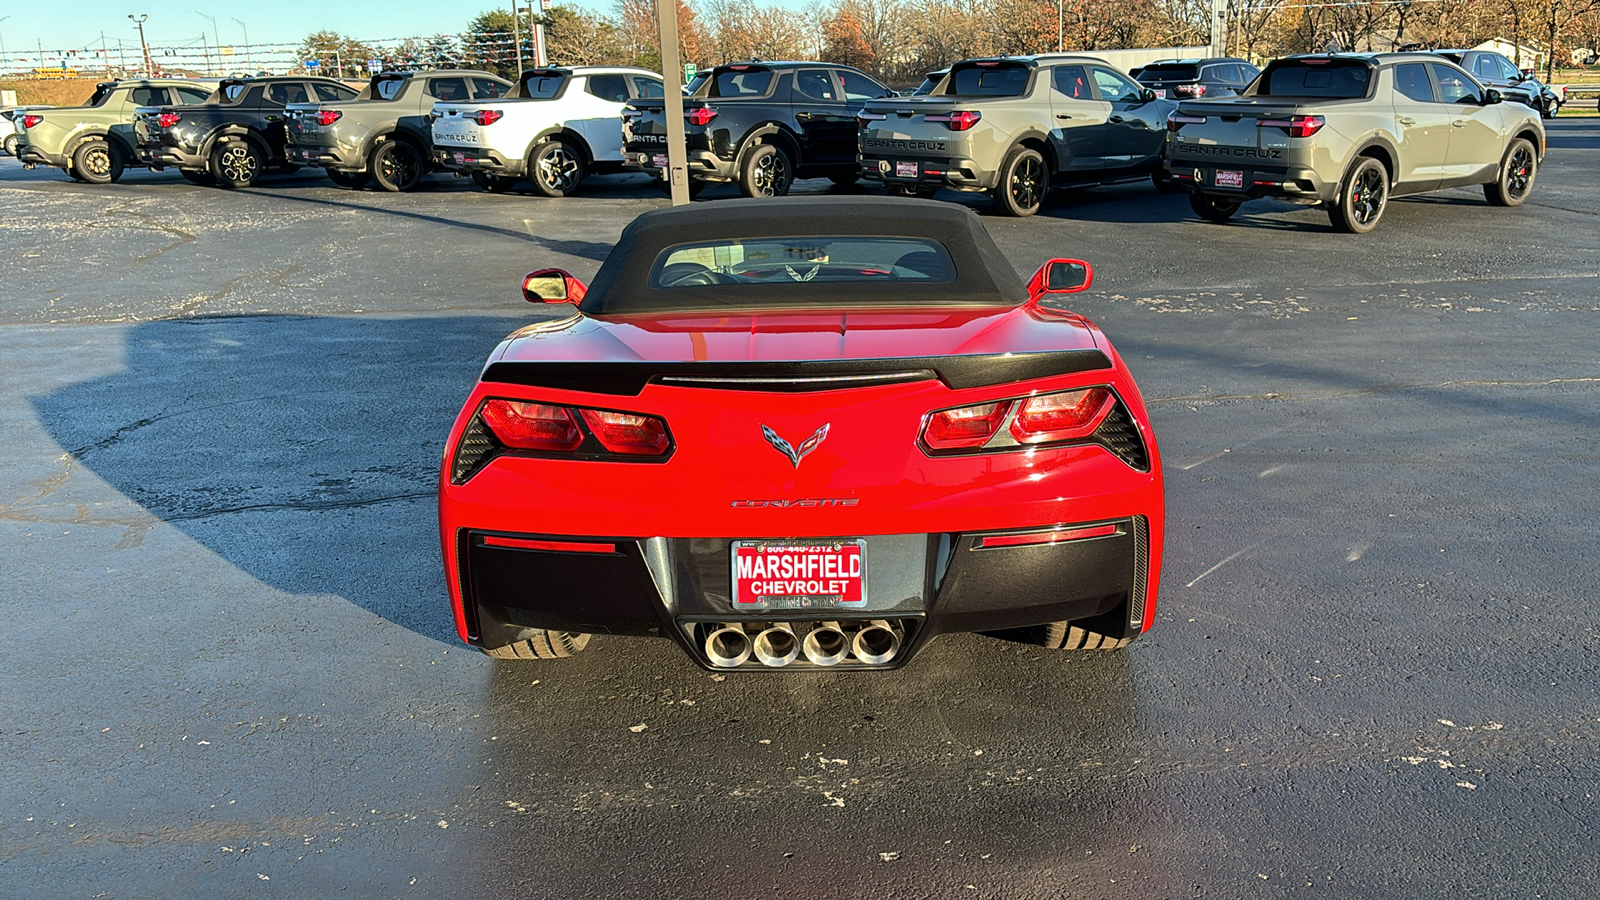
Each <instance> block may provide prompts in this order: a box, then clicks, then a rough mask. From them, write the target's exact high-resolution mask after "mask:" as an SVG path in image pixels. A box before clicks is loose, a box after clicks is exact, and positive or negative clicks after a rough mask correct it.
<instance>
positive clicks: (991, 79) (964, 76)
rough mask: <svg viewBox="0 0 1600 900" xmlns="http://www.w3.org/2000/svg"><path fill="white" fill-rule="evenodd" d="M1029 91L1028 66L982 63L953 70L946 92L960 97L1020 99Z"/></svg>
mask: <svg viewBox="0 0 1600 900" xmlns="http://www.w3.org/2000/svg"><path fill="white" fill-rule="evenodd" d="M1027 89H1028V67H1027V66H1018V65H985V64H982V63H980V64H978V65H973V66H958V67H956V68H955V69H952V70H951V72H950V83H949V84H947V85H945V89H944V92H945V93H946V94H953V95H955V96H958V97H1020V96H1021V95H1022V94H1023V92H1025V91H1027Z"/></svg>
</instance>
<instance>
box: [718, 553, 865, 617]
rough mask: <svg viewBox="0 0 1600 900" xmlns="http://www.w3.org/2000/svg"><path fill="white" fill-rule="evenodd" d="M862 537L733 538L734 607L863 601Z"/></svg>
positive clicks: (835, 605) (829, 605) (856, 604)
mask: <svg viewBox="0 0 1600 900" xmlns="http://www.w3.org/2000/svg"><path fill="white" fill-rule="evenodd" d="M865 544H866V542H865V541H863V540H861V539H859V538H857V539H855V540H850V541H734V542H733V607H734V609H809V608H823V609H831V608H838V607H844V608H851V607H861V606H865V605H867V552H866V547H865Z"/></svg>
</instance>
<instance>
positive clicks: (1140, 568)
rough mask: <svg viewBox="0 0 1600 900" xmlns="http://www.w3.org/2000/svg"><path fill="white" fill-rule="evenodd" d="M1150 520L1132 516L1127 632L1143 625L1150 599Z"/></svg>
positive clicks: (1134, 631)
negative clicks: (1131, 553)
mask: <svg viewBox="0 0 1600 900" xmlns="http://www.w3.org/2000/svg"><path fill="white" fill-rule="evenodd" d="M1149 589H1150V520H1149V519H1146V518H1145V517H1144V516H1134V517H1133V592H1132V593H1131V594H1129V596H1128V628H1129V631H1128V633H1129V634H1136V633H1137V632H1138V631H1139V629H1141V628H1143V627H1144V611H1145V610H1146V609H1148V608H1149V604H1150V600H1149V598H1148V597H1147V596H1146V592H1147V591H1148V590H1149Z"/></svg>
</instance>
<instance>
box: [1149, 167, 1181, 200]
mask: <svg viewBox="0 0 1600 900" xmlns="http://www.w3.org/2000/svg"><path fill="white" fill-rule="evenodd" d="M1150 183H1151V184H1153V185H1155V186H1156V192H1157V193H1162V194H1176V193H1177V192H1178V187H1177V186H1176V185H1174V184H1173V183H1172V176H1171V175H1168V174H1167V173H1166V172H1163V171H1161V170H1159V169H1158V170H1156V171H1154V172H1151V173H1150Z"/></svg>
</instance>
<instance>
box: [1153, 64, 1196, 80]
mask: <svg viewBox="0 0 1600 900" xmlns="http://www.w3.org/2000/svg"><path fill="white" fill-rule="evenodd" d="M1199 77H1200V69H1199V67H1198V66H1193V65H1184V64H1182V63H1155V64H1154V65H1149V66H1145V67H1144V68H1143V69H1141V70H1140V71H1139V83H1140V84H1152V83H1154V82H1157V81H1194V80H1195V79H1196V78H1199Z"/></svg>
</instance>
